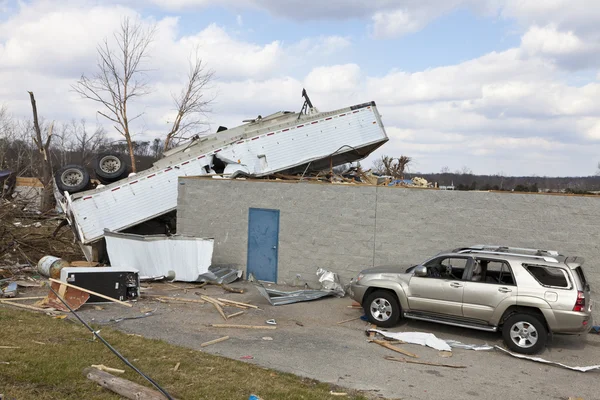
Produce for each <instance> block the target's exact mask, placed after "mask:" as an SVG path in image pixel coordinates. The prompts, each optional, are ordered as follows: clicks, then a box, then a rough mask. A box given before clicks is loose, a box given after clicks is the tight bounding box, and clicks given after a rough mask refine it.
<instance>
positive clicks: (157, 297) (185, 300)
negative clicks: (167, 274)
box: [148, 296, 206, 304]
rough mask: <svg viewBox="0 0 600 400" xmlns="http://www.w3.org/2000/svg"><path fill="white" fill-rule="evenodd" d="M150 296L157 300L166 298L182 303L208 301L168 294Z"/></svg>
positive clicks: (166, 299)
mask: <svg viewBox="0 0 600 400" xmlns="http://www.w3.org/2000/svg"><path fill="white" fill-rule="evenodd" d="M148 297H152V298H155V299H157V300H164V301H167V302H169V301H175V302H180V303H198V304H204V303H206V302H205V301H204V300H196V299H180V298H177V297H167V296H148Z"/></svg>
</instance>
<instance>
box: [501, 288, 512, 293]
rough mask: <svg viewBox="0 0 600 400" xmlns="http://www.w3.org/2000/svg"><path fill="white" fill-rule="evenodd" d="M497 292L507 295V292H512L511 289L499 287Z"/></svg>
mask: <svg viewBox="0 0 600 400" xmlns="http://www.w3.org/2000/svg"><path fill="white" fill-rule="evenodd" d="M498 291H499V292H500V293H508V292H512V289H509V288H505V287H501V288H498Z"/></svg>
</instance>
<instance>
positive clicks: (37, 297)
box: [2, 296, 46, 301]
mask: <svg viewBox="0 0 600 400" xmlns="http://www.w3.org/2000/svg"><path fill="white" fill-rule="evenodd" d="M45 298H46V297H44V296H34V297H13V298H12V299H2V301H23V300H39V299H45Z"/></svg>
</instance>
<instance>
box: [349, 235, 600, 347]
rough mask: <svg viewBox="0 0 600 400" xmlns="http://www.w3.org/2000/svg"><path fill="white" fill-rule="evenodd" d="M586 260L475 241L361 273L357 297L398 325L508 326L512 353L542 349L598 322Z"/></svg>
mask: <svg viewBox="0 0 600 400" xmlns="http://www.w3.org/2000/svg"><path fill="white" fill-rule="evenodd" d="M582 265H583V258H581V257H567V256H564V255H561V254H559V253H558V252H557V251H552V250H537V249H523V248H516V247H502V246H487V245H485V246H484V245H477V246H471V247H463V248H458V249H455V250H452V251H449V252H444V253H440V254H438V255H436V256H435V257H433V258H430V259H428V260H427V261H425V262H423V263H422V264H419V265H415V266H412V267H410V268H408V269H407V270H406V271H402V270H401V269H400V268H399V267H397V266H382V267H375V268H369V269H366V270H364V271H362V272H361V273H360V274H359V275H358V276H357V277H356V278H355V279H353V280H352V283H351V296H352V298H354V300H356V301H358V302H359V303H360V304H362V306H363V308H364V310H365V313H366V315H367V318H368V319H369V321H371V322H372V323H374V324H376V325H378V326H381V327H392V326H394V325H396V324H397V322H398V320H399V319H400V318H401V317H404V318H410V319H417V320H422V321H430V322H437V323H441V324H447V325H454V326H460V327H465V328H471V329H478V330H482V331H489V332H497V331H499V330H500V331H502V336H503V338H504V342H505V343H506V345H507V346H508V347H509V348H510V349H511V350H513V351H515V352H519V353H523V354H534V353H538V352H539V351H541V350H542V349H543V348H544V347H545V346H546V342H547V340H548V336H549V335H550V333H553V334H554V333H556V334H580V333H585V332H587V331H589V330H590V329H591V327H592V325H593V323H592V316H591V311H592V301H591V298H590V285H589V284H588V283H587V280H586V278H585V274H584V272H583V267H582Z"/></svg>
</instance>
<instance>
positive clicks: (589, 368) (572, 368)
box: [494, 346, 600, 372]
mask: <svg viewBox="0 0 600 400" xmlns="http://www.w3.org/2000/svg"><path fill="white" fill-rule="evenodd" d="M494 347H495V348H496V349H498V350H500V351H502V352H504V353H506V354H510V355H511V356H513V357H516V358H522V359H525V360H530V361H535V362H539V363H543V364H549V365H556V366H557V367H562V368H566V369H570V370H571V371H578V372H587V371H592V370H595V369H600V365H591V366H589V367H571V366H568V365H565V364H561V363H559V362H556V361H548V360H545V359H543V358H540V357H532V356H526V355H524V354H517V353H513V352H511V351H508V350H506V349H504V348H502V347H500V346H494Z"/></svg>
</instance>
